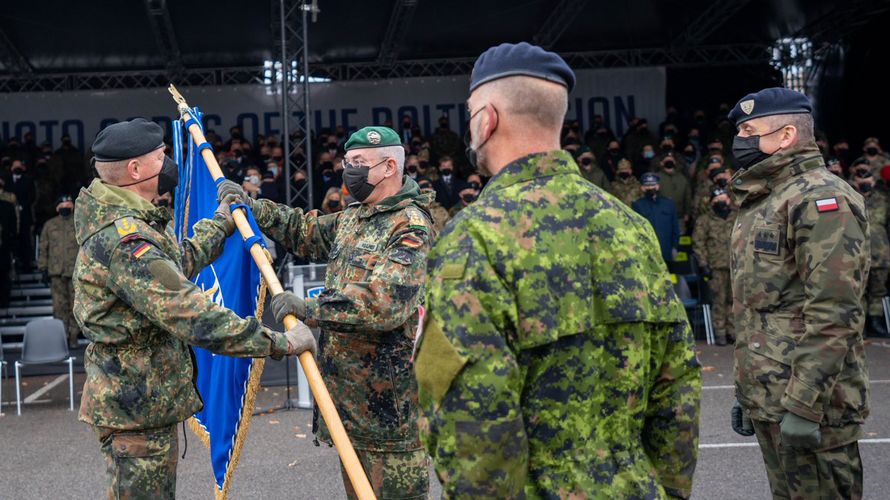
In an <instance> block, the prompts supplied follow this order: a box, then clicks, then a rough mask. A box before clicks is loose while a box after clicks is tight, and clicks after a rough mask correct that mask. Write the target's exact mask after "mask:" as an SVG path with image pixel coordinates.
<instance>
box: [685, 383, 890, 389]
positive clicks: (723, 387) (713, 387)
mask: <svg viewBox="0 0 890 500" xmlns="http://www.w3.org/2000/svg"><path fill="white" fill-rule="evenodd" d="M869 383H870V384H871V385H876V384H890V380H871V381H869ZM727 389H735V386H734V385H705V386H702V390H705V391H721V390H727Z"/></svg>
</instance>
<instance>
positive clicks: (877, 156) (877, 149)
mask: <svg viewBox="0 0 890 500" xmlns="http://www.w3.org/2000/svg"><path fill="white" fill-rule="evenodd" d="M860 161H864V162H866V163H868V166H869V168H871V173H872V175H874V176H875V178H876V179H880V178H881V170H882V169H883V168H884V167H885V166H887V165H890V155H888V154H887V153H886V152H885V151H884V150H882V149H881V142H880V141H878V138H877V137H867V138H866V139H865V141H863V142H862V156H860V157H859V158H856V159H855V160H853V163H852V164H853V165H855V164H856V163H858V162H860Z"/></svg>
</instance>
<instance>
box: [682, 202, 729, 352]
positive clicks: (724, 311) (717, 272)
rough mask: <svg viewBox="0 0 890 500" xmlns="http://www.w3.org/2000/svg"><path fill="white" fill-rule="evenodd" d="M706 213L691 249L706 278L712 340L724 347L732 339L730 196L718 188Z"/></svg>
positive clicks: (700, 219)
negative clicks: (711, 314)
mask: <svg viewBox="0 0 890 500" xmlns="http://www.w3.org/2000/svg"><path fill="white" fill-rule="evenodd" d="M707 206H708V211H707V213H703V214H701V215H699V216H698V218H697V219H696V220H695V230H694V231H693V232H692V248H693V250H694V251H695V257H696V258H697V259H698V264H699V268H700V274H701V275H702V276H703V277H705V278H709V281H708V288H709V289H710V290H711V305H712V306H713V307H714V314H713V318H714V340H715V341H716V343H717V345H721V346H723V345H726V343H727V341H728V340H730V339H732V338H734V337H735V330H734V329H733V324H732V318H731V317H730V313H731V311H732V283H731V282H730V280H729V237H730V235H731V234H732V225H733V224H735V216H736V212H735V207H734V206H733V205H732V201H731V200H730V199H729V195H728V194H727V193H726V191H724V190H723V189H720V188H715V189H714V191H713V192H712V193H711V200H710V203H709V204H708V205H707Z"/></svg>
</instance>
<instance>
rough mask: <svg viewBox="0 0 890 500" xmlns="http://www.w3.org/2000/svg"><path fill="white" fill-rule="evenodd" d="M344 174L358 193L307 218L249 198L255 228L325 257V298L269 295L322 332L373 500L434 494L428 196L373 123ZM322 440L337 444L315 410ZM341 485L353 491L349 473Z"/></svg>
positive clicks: (392, 135)
mask: <svg viewBox="0 0 890 500" xmlns="http://www.w3.org/2000/svg"><path fill="white" fill-rule="evenodd" d="M345 149H346V158H345V160H344V167H345V168H344V170H343V179H344V183H345V184H346V186H347V187H348V188H349V191H350V193H351V194H352V196H353V197H354V198H355V199H356V200H358V201H357V202H356V203H352V204H350V205H349V206H348V207H346V209H345V210H343V211H342V212H338V213H335V214H331V215H324V216H323V215H320V214H319V213H318V211H317V210H313V211H311V212H308V213H303V211H302V210H301V209H299V208H290V207H288V206H286V205H280V204H276V203H273V202H271V201H268V200H255V201H253V203H252V204H253V213H254V216H255V218H256V221H257V223H258V224H259V226H260V228H261V229H262V230H263V233H265V234H266V235H267V236H269V237H271V238H272V239H274V240H276V241H278V242H279V243H281V244H282V245H284V247H285V248H287V249H288V250H289V251H292V252H294V253H296V254H297V255H299V256H301V257H304V258H307V259H310V260H312V261H315V262H327V264H328V268H327V273H326V276H325V289H324V291H323V292H322V293H321V295H319V297H318V298H317V299H313V300H306V301H303V300H302V299H301V298H299V297H297V296H295V295H293V294H291V293H287V294H283V295H281V296H280V297H278V296H276V298H275V299H273V301H272V303H271V304H270V307H271V309H272V311H273V313H274V314H275V317H276V318H279V319H280V318H282V317H283V316H284V315H285V314H286V313H293V314H295V315H296V316H297V317H298V318H300V319H301V320H305V321H307V322H308V323H310V324H317V325H318V326H319V327H321V337H320V340H319V348H320V350H319V368H320V370H321V373H322V375H323V376H324V378H325V382H326V383H327V384H328V388H329V390H330V392H331V396H332V397H333V399H334V404H335V405H336V407H337V411H338V412H339V413H340V417H341V418H342V419H343V426H344V427H345V428H346V433H347V434H348V435H349V438H350V440H351V441H352V444H353V446H354V447H355V450H356V453H358V456H359V460H360V461H361V462H362V465H363V466H364V469H365V472H366V473H367V474H368V478H369V479H370V481H371V486H372V487H373V488H374V492H375V494H376V495H377V498H402V499H405V498H426V497H427V494H428V490H429V470H428V465H427V462H428V460H427V458H426V454H425V453H424V451H423V448H422V447H421V445H420V439H419V436H418V432H417V384H416V382H415V380H414V377H413V376H412V373H411V369H410V359H411V349H412V346H413V344H414V335H415V332H416V331H417V330H416V329H417V323H418V306H419V305H420V303H421V300H422V298H423V288H424V283H425V272H426V256H427V252H429V248H430V244H431V242H432V240H433V239H434V238H435V230H434V229H433V224H432V220H431V218H430V215H429V212H428V207H429V205H430V202H431V201H432V199H433V197H434V193H433V192H432V191H425V192H421V191H420V189H419V188H418V186H417V183H415V182H414V181H413V180H412V179H411V178H410V177H404V176H403V173H402V169H403V165H404V149H403V148H402V146H401V144H400V141H399V137H398V135H397V134H396V132H394V131H393V130H391V129H389V128H386V127H365V128H363V129H361V130H358V131H357V132H355V133H354V134H352V136H351V137H350V138H349V140H348V141H347V142H346V145H345ZM315 424H316V429H317V430H316V432H315V434H316V436H317V438H318V439H319V440H321V441H323V442H325V443H328V444H330V443H331V438H330V434H329V432H328V429H327V426H326V425H325V422H324V421H322V420H321V419H319V418H318V414H317V413H316V415H315ZM343 482H344V485H345V487H346V492H347V494H348V495H349V497H350V498H353V497H355V493H354V492H353V489H352V485H351V483H350V482H349V480H348V478H347V476H346V474H345V471H344V473H343Z"/></svg>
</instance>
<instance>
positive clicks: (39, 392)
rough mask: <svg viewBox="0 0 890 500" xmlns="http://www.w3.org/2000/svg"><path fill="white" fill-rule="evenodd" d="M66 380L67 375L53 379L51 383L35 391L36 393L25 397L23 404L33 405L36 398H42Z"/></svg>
mask: <svg viewBox="0 0 890 500" xmlns="http://www.w3.org/2000/svg"><path fill="white" fill-rule="evenodd" d="M67 378H68V375H59V376H58V377H56V378H54V379H53V381H52V382H50V383H48V384H46V385H45V386H43V387H41V388H40V389H37V390H36V391H34V394H31V395H30V396H28V397H26V398H25V403H33V402H34V401H35V400H36V399H37V398H39V397H40V396H43V395H44V394H46V393H47V392H48V391H50V390H52V388H53V387H55V386H57V385H59V384H61V383H62V382H64V381H65V379H67Z"/></svg>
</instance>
